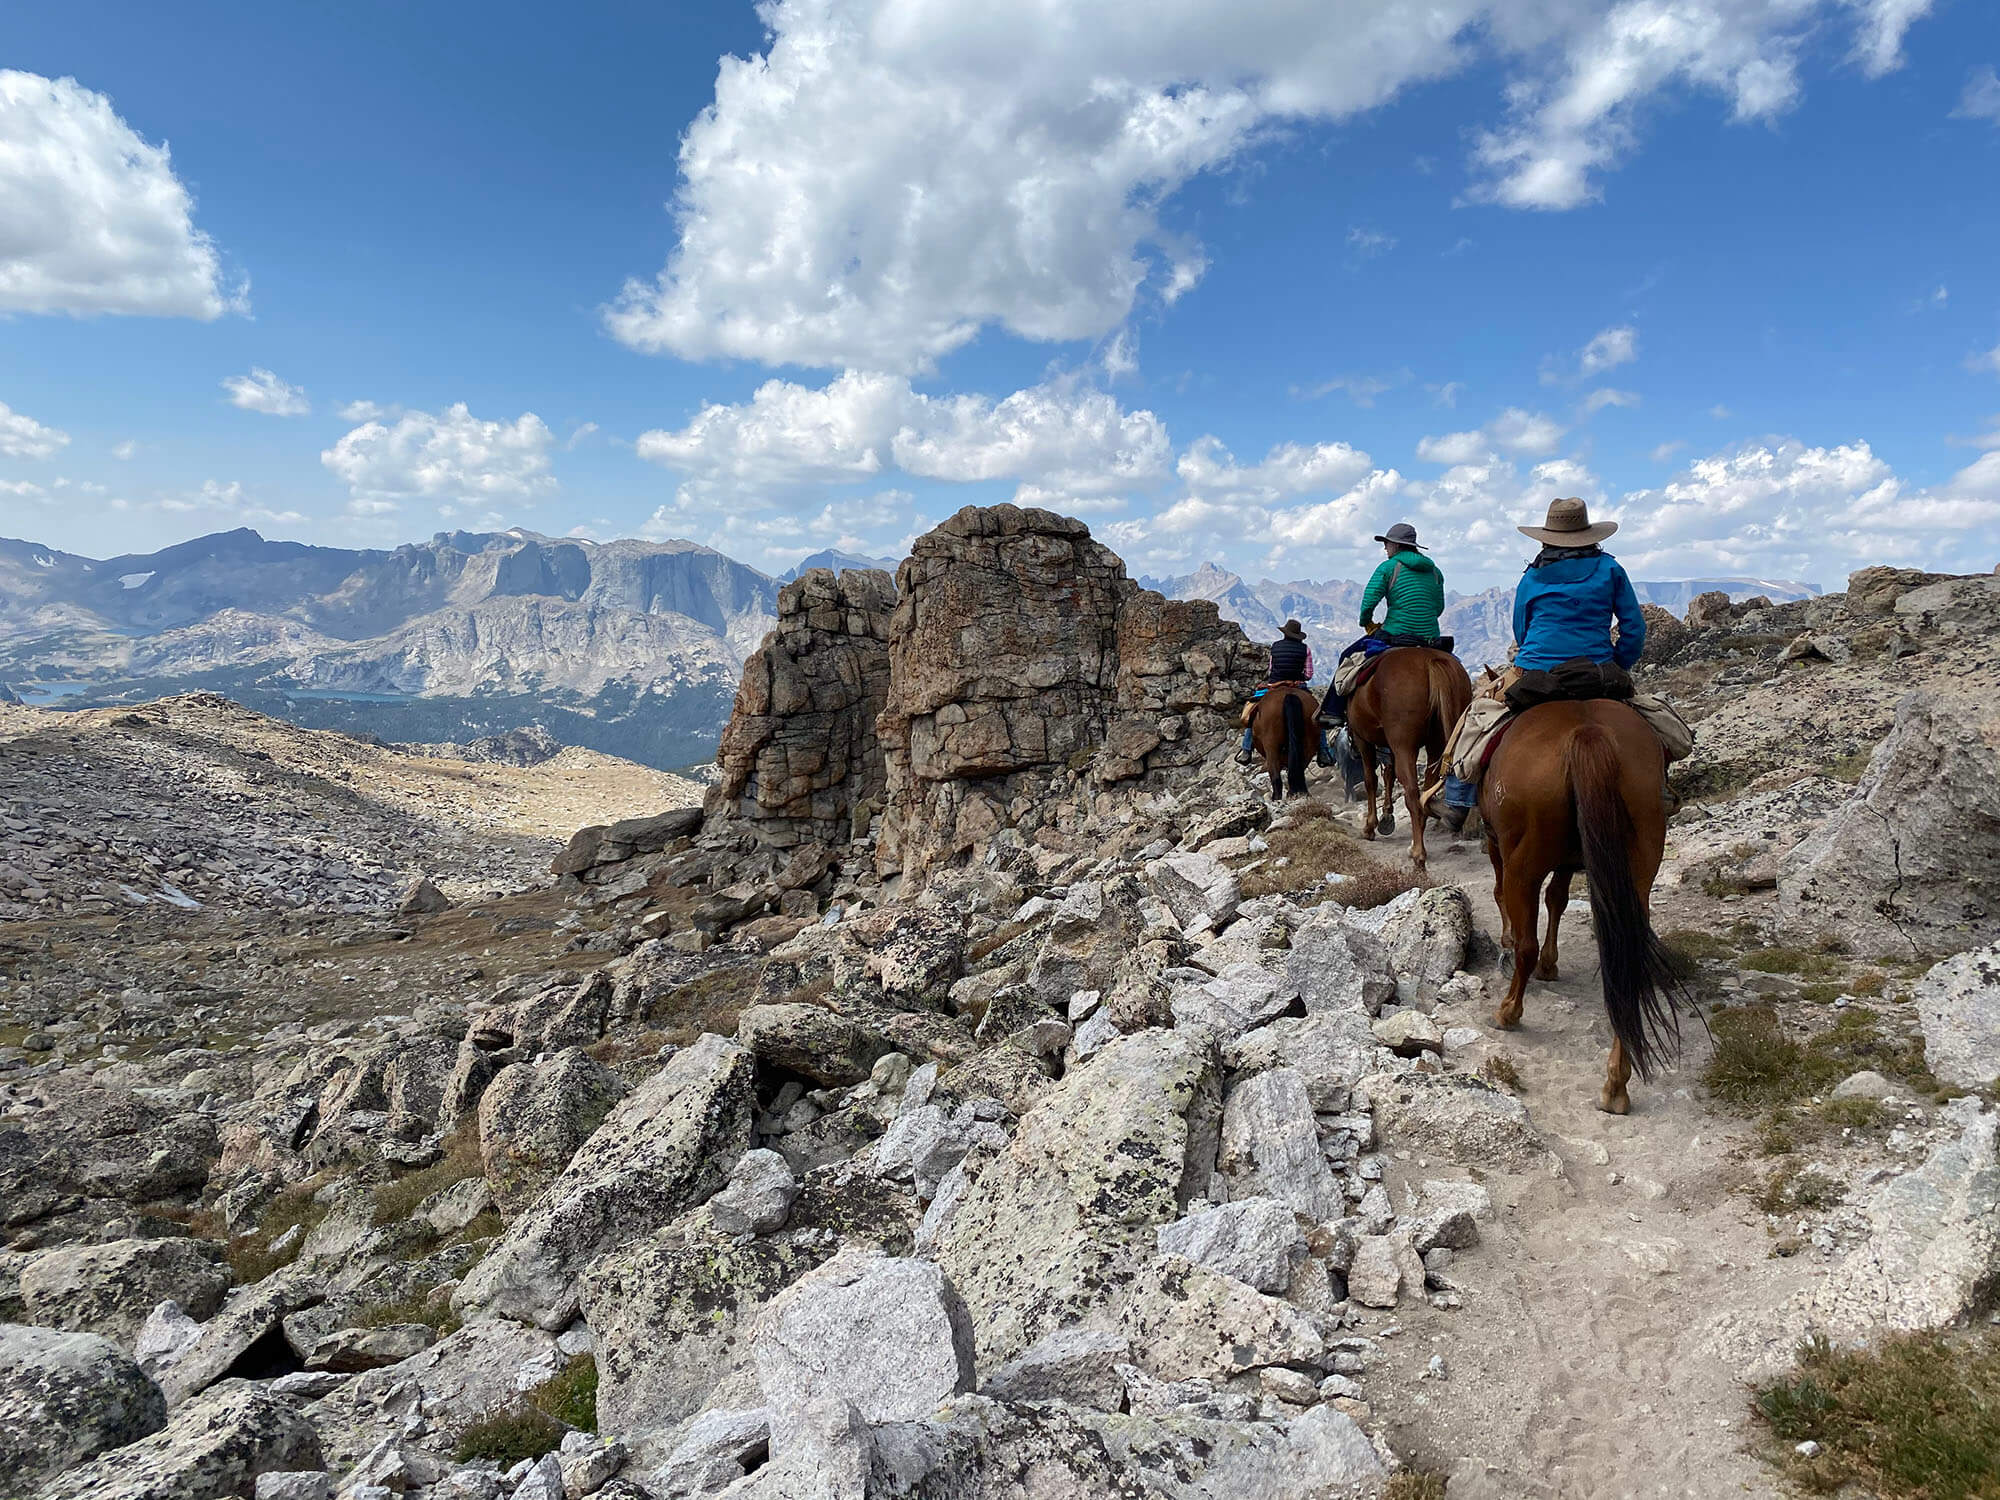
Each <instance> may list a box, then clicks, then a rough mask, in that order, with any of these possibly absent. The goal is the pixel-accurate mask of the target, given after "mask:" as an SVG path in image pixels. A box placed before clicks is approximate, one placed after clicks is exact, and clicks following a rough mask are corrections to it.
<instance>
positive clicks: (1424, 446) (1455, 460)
mask: <svg viewBox="0 0 2000 1500" xmlns="http://www.w3.org/2000/svg"><path fill="white" fill-rule="evenodd" d="M1566 431H1568V429H1567V428H1565V427H1564V426H1563V425H1562V424H1561V423H1560V422H1558V421H1556V420H1555V418H1553V417H1550V416H1548V415H1546V414H1544V413H1542V412H1538V411H1528V410H1526V409H1524V408H1522V407H1519V406H1510V407H1508V408H1507V409H1506V410H1505V411H1503V412H1501V413H1500V415H1499V416H1497V417H1495V418H1494V419H1493V420H1492V421H1490V422H1488V423H1487V424H1486V425H1485V426H1484V427H1476V428H1473V429H1471V430H1470V431H1466V432H1447V433H1445V434H1443V435H1442V436H1439V437H1426V438H1422V439H1420V440H1419V441H1418V443H1417V457H1418V458H1420V459H1422V460H1424V462H1426V463H1434V464H1469V463H1476V462H1477V461H1478V460H1479V459H1481V458H1482V457H1485V456H1487V455H1490V454H1493V453H1499V452H1504V453H1515V454H1525V455H1530V456H1539V455H1541V454H1545V453H1553V452H1555V450H1556V446H1557V445H1558V444H1559V443H1561V441H1562V438H1563V434H1564V433H1565V432H1566Z"/></svg>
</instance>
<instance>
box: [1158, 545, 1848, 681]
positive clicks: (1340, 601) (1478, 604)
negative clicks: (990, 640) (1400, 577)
mask: <svg viewBox="0 0 2000 1500" xmlns="http://www.w3.org/2000/svg"><path fill="white" fill-rule="evenodd" d="M1139 582H1140V583H1141V584H1142V585H1144V586H1145V587H1146V588H1149V589H1157V590H1159V592H1161V593H1162V594H1165V595H1166V596H1167V597H1168V598H1170V599H1207V600H1209V601H1211V602H1212V603H1214V604H1215V606H1216V607H1217V608H1218V609H1219V610H1220V611H1221V612H1222V617H1223V618H1224V619H1225V620H1234V621H1235V622H1236V623H1237V624H1239V625H1241V626H1242V627H1243V630H1244V633H1245V634H1247V635H1248V636H1249V637H1250V639H1252V640H1253V641H1273V640H1276V639H1277V638H1278V634H1279V632H1280V631H1281V630H1282V629H1283V627H1284V623H1285V621H1286V620H1297V621H1298V622H1299V623H1300V624H1302V625H1304V626H1305V627H1306V630H1307V633H1308V634H1309V635H1310V636H1311V637H1312V639H1313V642H1314V644H1315V645H1316V646H1317V647H1318V653H1317V657H1316V660H1315V665H1317V666H1319V667H1321V668H1322V669H1323V671H1331V669H1332V665H1333V653H1334V652H1336V651H1338V649H1339V648H1340V647H1342V646H1344V645H1346V644H1347V643H1348V642H1349V641H1351V640H1353V639H1354V638H1355V637H1356V636H1357V635H1359V634H1360V627H1359V625H1358V624H1357V621H1358V619H1359V616H1360V613H1361V590H1362V587H1363V585H1362V584H1359V583H1355V582H1353V581H1351V580H1349V579H1345V578H1333V579H1328V580H1327V581H1325V582H1318V581H1315V580H1313V579H1309V578H1305V579H1294V580H1293V581H1292V582H1290V583H1277V582H1274V581H1272V580H1271V579H1269V578H1266V579H1263V580H1261V581H1259V582H1257V583H1250V582H1247V581H1246V580H1245V579H1244V578H1242V577H1241V576H1240V575H1239V574H1236V573H1231V572H1228V571H1227V570H1225V569H1223V568H1220V567H1217V566H1216V565H1215V564H1214V563H1203V564H1202V565H1201V566H1200V567H1199V568H1196V569H1195V570H1194V571H1193V572H1192V573H1186V574H1183V575H1182V576H1180V577H1178V578H1141V579H1140V580H1139ZM1632 587H1633V589H1634V590H1635V591H1636V592H1637V593H1638V595H1639V601H1640V602H1641V603H1642V604H1657V605H1659V606H1660V607H1661V608H1663V609H1668V610H1672V611H1673V612H1674V613H1675V614H1677V615H1678V614H1685V613H1686V612H1687V607H1688V605H1689V604H1690V603H1691V602H1693V600H1694V598H1695V596H1696V595H1697V594H1705V593H1708V592H1710V591H1711V590H1719V591H1720V592H1722V593H1725V594H1727V595H1729V597H1730V598H1731V599H1732V600H1743V599H1751V598H1755V597H1756V596H1757V595H1759V594H1762V595H1764V596H1766V597H1767V598H1769V599H1770V600H1771V601H1772V602H1773V603H1783V602H1784V601H1786V600H1788V599H1803V598H1805V597H1807V596H1808V595H1811V594H1817V593H1819V592H1820V589H1819V585H1817V584H1812V583H1792V582H1788V581H1783V580H1778V579H1766V578H1689V579H1679V580H1675V581H1672V582H1645V583H1642V582H1639V581H1637V580H1634V582H1633V585H1632ZM1442 623H1443V626H1444V629H1445V632H1446V633H1447V634H1449V635H1452V636H1454V637H1456V646H1457V651H1458V656H1459V658H1460V659H1461V660H1462V661H1464V662H1465V664H1466V665H1467V666H1468V667H1470V668H1472V669H1473V670H1474V671H1477V670H1478V669H1479V668H1480V667H1483V666H1485V665H1486V664H1487V663H1489V662H1501V661H1505V660H1506V658H1507V648H1508V647H1509V646H1511V645H1512V644H1513V641H1514V587H1513V585H1512V584H1507V585H1503V586H1502V587H1500V588H1493V589H1487V590H1486V591H1484V592H1483V593H1478V594H1459V593H1451V594H1447V595H1446V596H1445V610H1444V615H1443V619H1442Z"/></svg>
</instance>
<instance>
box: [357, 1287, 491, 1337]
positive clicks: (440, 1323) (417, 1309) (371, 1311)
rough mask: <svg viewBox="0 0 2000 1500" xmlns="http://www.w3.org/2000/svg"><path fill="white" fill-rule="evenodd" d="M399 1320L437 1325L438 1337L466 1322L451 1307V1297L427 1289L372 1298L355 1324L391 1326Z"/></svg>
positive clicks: (365, 1326) (459, 1327)
mask: <svg viewBox="0 0 2000 1500" xmlns="http://www.w3.org/2000/svg"><path fill="white" fill-rule="evenodd" d="M397 1323H422V1324H423V1325H424V1326H425V1327H427V1328H430V1329H434V1330H435V1331H436V1333H437V1336H438V1337H439V1338H443V1337H444V1336H445V1335H446V1334H448V1333H456V1332H458V1330H459V1329H461V1328H463V1327H464V1326H465V1324H464V1322H463V1321H462V1320H461V1319H460V1318H459V1316H458V1314H457V1313H455V1312H453V1311H452V1310H451V1299H450V1298H448V1297H432V1296H430V1295H428V1294H425V1293H418V1294H416V1295H414V1296H410V1297H398V1298H395V1299H393V1300H391V1301H387V1302H372V1303H370V1304H369V1305H368V1306H366V1307H364V1308H362V1309H361V1311H360V1312H358V1313H356V1314H355V1315H354V1326H355V1327H356V1328H388V1327H391V1326H393V1325H395V1324H397Z"/></svg>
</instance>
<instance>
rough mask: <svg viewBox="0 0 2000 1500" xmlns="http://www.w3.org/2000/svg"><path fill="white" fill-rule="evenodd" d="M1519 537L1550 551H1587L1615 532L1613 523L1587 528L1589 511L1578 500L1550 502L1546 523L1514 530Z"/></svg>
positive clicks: (1616, 526)
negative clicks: (1560, 549)
mask: <svg viewBox="0 0 2000 1500" xmlns="http://www.w3.org/2000/svg"><path fill="white" fill-rule="evenodd" d="M1514 529H1515V530H1516V531H1518V532H1520V533H1521V535H1522V536H1525V537H1532V538H1534V540H1536V541H1538V542H1543V543H1546V544H1547V545H1548V546H1551V547H1590V546H1594V545H1596V544H1597V543H1598V542H1601V541H1603V540H1604V539H1605V538H1606V537H1608V536H1610V535H1611V533H1612V532H1614V531H1616V530H1617V529H1618V523H1617V522H1616V521H1599V522H1598V523H1597V524H1596V525H1595V526H1593V525H1591V524H1590V507H1589V506H1587V505H1585V504H1584V503H1583V502H1582V501H1581V500H1551V501H1550V502H1549V513H1548V517H1547V519H1545V520H1544V521H1543V523H1542V524H1541V525H1540V526H1516V527H1515V528H1514Z"/></svg>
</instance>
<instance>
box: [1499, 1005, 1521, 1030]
mask: <svg viewBox="0 0 2000 1500" xmlns="http://www.w3.org/2000/svg"><path fill="white" fill-rule="evenodd" d="M1520 1024H1521V1018H1520V1017H1519V1016H1516V1017H1514V1019H1513V1020H1511V1021H1510V1020H1508V1019H1507V1012H1506V1011H1504V1010H1496V1011H1495V1012H1493V1025H1494V1026H1495V1028H1496V1029H1498V1030H1500V1031H1512V1030H1513V1029H1514V1028H1515V1027H1516V1026H1519V1025H1520Z"/></svg>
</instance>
